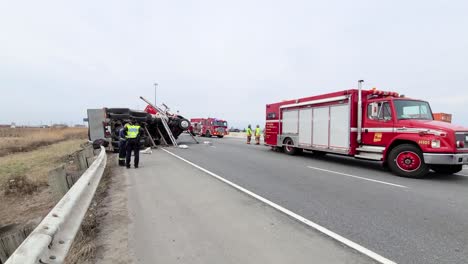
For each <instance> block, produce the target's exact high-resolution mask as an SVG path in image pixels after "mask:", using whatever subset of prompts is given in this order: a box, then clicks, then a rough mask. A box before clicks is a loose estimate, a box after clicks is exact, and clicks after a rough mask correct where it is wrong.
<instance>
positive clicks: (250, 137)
mask: <svg viewBox="0 0 468 264" xmlns="http://www.w3.org/2000/svg"><path fill="white" fill-rule="evenodd" d="M251 140H252V127H251V126H250V125H249V126H248V127H247V144H250V141H251Z"/></svg>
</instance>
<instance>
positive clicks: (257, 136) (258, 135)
mask: <svg viewBox="0 0 468 264" xmlns="http://www.w3.org/2000/svg"><path fill="white" fill-rule="evenodd" d="M261 134H262V130H261V129H260V126H259V125H257V127H256V128H255V145H260V135H261Z"/></svg>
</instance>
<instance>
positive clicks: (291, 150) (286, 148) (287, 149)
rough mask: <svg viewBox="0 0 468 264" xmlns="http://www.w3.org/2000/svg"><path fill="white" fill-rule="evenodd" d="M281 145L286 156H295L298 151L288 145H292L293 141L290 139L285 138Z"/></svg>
mask: <svg viewBox="0 0 468 264" xmlns="http://www.w3.org/2000/svg"><path fill="white" fill-rule="evenodd" d="M283 144H284V145H285V146H284V148H283V149H284V153H286V154H288V155H296V154H298V153H299V149H298V148H295V147H291V146H289V145H294V141H293V140H292V139H290V138H287V139H285V140H284V142H283Z"/></svg>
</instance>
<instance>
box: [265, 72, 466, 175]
mask: <svg viewBox="0 0 468 264" xmlns="http://www.w3.org/2000/svg"><path fill="white" fill-rule="evenodd" d="M362 82H363V81H362V80H361V81H359V82H358V87H359V88H358V89H351V90H344V91H339V92H335V93H329V94H323V95H318V96H312V97H306V98H301V99H297V100H289V101H283V102H279V103H273V104H268V105H266V129H265V144H266V145H269V146H271V147H273V148H278V149H281V150H284V152H286V153H287V154H290V155H294V154H296V153H299V152H301V151H302V150H311V151H312V152H313V153H315V154H317V155H320V154H325V153H334V154H341V155H348V156H353V157H355V158H359V159H366V160H374V161H380V162H382V163H383V165H385V166H388V167H389V168H390V169H391V170H392V171H393V172H394V173H395V174H397V175H400V176H405V177H414V178H420V177H423V176H425V175H426V174H427V173H428V172H429V169H432V170H434V171H436V172H438V173H442V174H453V173H457V172H459V171H461V170H462V168H463V165H464V164H468V128H466V127H461V126H456V125H452V124H450V123H447V122H441V121H435V120H434V117H433V114H432V112H431V108H430V106H429V103H428V102H426V101H422V100H417V99H410V98H406V97H404V96H400V95H399V94H398V93H395V92H384V91H378V90H376V89H375V88H374V89H372V90H362V88H361V87H362Z"/></svg>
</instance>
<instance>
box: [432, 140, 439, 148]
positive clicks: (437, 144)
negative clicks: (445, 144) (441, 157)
mask: <svg viewBox="0 0 468 264" xmlns="http://www.w3.org/2000/svg"><path fill="white" fill-rule="evenodd" d="M431 147H432V148H440V140H432V142H431Z"/></svg>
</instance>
